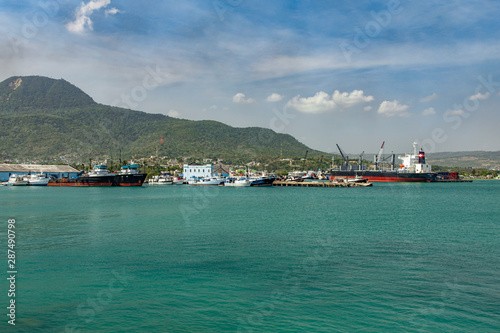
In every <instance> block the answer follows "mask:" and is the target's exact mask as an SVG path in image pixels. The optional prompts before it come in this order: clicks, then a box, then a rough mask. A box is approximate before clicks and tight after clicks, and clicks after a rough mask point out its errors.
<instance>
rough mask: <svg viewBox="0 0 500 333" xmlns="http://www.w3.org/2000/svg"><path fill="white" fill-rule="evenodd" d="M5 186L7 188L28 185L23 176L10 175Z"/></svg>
mask: <svg viewBox="0 0 500 333" xmlns="http://www.w3.org/2000/svg"><path fill="white" fill-rule="evenodd" d="M7 185H9V186H26V185H28V181H27V180H24V177H23V176H20V175H16V174H13V175H10V177H9V180H8V181H7Z"/></svg>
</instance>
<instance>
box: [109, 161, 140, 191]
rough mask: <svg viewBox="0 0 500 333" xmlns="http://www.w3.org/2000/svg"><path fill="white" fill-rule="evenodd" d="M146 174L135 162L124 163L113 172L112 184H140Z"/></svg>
mask: <svg viewBox="0 0 500 333" xmlns="http://www.w3.org/2000/svg"><path fill="white" fill-rule="evenodd" d="M146 176H147V174H146V173H143V172H141V171H140V170H139V166H138V165H137V164H130V165H124V166H122V167H121V169H120V171H118V172H117V173H116V174H115V177H114V183H113V185H114V186H142V184H144V180H145V179H146Z"/></svg>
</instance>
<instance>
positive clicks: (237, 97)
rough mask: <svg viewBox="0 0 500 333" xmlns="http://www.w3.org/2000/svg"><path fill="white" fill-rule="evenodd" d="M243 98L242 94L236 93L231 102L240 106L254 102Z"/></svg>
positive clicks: (251, 99)
mask: <svg viewBox="0 0 500 333" xmlns="http://www.w3.org/2000/svg"><path fill="white" fill-rule="evenodd" d="M245 97H246V96H245V94H244V93H237V94H236V95H234V96H233V102H234V103H240V104H251V103H254V102H255V100H254V99H253V98H245Z"/></svg>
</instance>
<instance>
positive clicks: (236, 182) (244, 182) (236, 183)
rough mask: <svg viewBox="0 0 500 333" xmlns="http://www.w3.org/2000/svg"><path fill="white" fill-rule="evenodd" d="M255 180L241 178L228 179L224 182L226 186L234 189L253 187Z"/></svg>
mask: <svg viewBox="0 0 500 333" xmlns="http://www.w3.org/2000/svg"><path fill="white" fill-rule="evenodd" d="M252 182H253V180H251V179H248V178H245V177H240V178H228V179H226V181H225V182H224V186H232V187H247V186H250V185H252Z"/></svg>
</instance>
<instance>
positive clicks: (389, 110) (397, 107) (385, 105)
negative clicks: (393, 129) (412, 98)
mask: <svg viewBox="0 0 500 333" xmlns="http://www.w3.org/2000/svg"><path fill="white" fill-rule="evenodd" d="M409 108H410V107H409V106H408V105H404V104H399V101H398V100H393V101H392V102H391V101H383V102H382V103H380V106H379V108H378V111H377V112H378V113H379V114H381V115H384V116H386V117H394V116H399V117H408V116H409V115H410V113H408V112H406V110H408V109H409Z"/></svg>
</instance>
